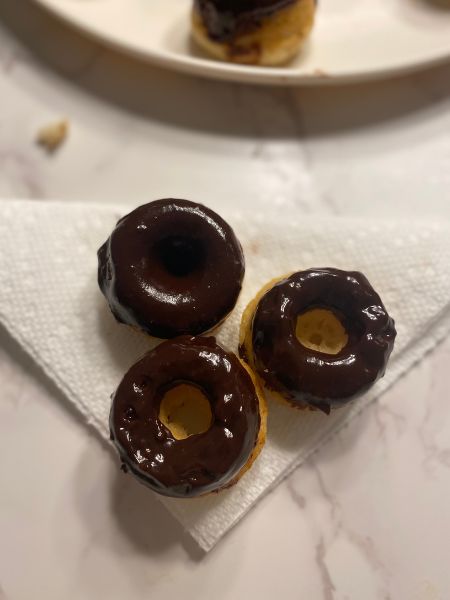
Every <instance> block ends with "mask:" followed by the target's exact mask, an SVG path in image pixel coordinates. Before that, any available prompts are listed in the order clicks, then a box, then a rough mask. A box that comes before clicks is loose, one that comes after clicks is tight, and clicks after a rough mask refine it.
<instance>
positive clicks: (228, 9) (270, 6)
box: [195, 0, 296, 42]
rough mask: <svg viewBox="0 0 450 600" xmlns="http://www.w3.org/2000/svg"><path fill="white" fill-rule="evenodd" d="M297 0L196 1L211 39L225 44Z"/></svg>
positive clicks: (197, 8)
mask: <svg viewBox="0 0 450 600" xmlns="http://www.w3.org/2000/svg"><path fill="white" fill-rule="evenodd" d="M295 1H296V0H195V7H196V10H198V12H199V13H200V15H201V17H202V20H203V23H204V24H205V27H206V29H207V31H208V34H209V36H210V37H211V39H213V40H216V41H218V42H224V41H228V40H230V39H232V38H233V37H234V36H236V35H239V34H243V33H247V32H249V31H252V30H254V29H256V28H257V27H258V26H259V25H260V23H261V19H263V18H264V17H267V16H270V15H271V14H273V13H274V12H276V11H277V10H280V9H282V8H284V7H286V6H288V5H289V4H293V3H294V2H295Z"/></svg>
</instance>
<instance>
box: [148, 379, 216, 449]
mask: <svg viewBox="0 0 450 600" xmlns="http://www.w3.org/2000/svg"><path fill="white" fill-rule="evenodd" d="M159 420H160V421H161V422H162V423H163V424H164V425H165V426H166V427H167V429H168V430H169V431H170V432H171V434H172V435H173V437H174V438H175V439H176V440H185V439H186V438H188V437H190V436H191V435H197V434H199V433H205V432H206V431H208V429H209V428H210V427H211V423H212V420H213V415H212V411H211V405H210V403H209V400H208V398H207V397H206V395H205V394H204V393H203V392H202V390H201V389H200V388H198V387H196V386H194V385H189V384H187V383H180V384H178V385H176V386H174V387H172V388H170V389H169V390H167V391H166V392H165V394H164V396H163V397H162V400H161V404H160V407H159Z"/></svg>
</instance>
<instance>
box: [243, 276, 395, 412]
mask: <svg viewBox="0 0 450 600" xmlns="http://www.w3.org/2000/svg"><path fill="white" fill-rule="evenodd" d="M312 308H326V309H328V310H330V311H332V312H333V313H334V314H335V315H336V317H337V318H338V319H339V320H340V321H341V322H342V324H343V326H344V327H345V329H346V332H347V335H348V342H347V344H346V346H345V347H344V348H343V349H342V350H341V351H340V352H339V353H338V354H336V355H329V354H324V353H322V352H317V351H314V350H311V349H308V348H306V347H304V346H303V345H302V344H301V343H300V342H299V341H298V339H297V336H296V323H297V317H298V315H300V314H302V313H304V312H306V311H307V310H310V309H312ZM395 336H396V331H395V326H394V321H393V319H391V318H390V317H389V315H388V314H387V312H386V309H385V307H384V306H383V303H382V302H381V299H380V297H379V296H378V294H377V293H376V292H375V290H374V289H373V288H372V286H371V285H370V283H369V282H368V280H367V279H366V277H364V275H362V274H361V273H358V272H353V271H340V270H338V269H310V270H308V271H302V272H299V273H295V274H293V275H291V276H290V277H288V278H287V279H285V280H283V281H281V282H279V283H278V284H276V285H275V286H274V287H273V288H272V289H271V290H269V291H268V292H267V293H266V294H265V295H264V296H263V297H262V299H261V300H260V302H259V304H258V307H257V309H256V311H255V314H254V317H253V323H252V343H253V358H254V363H255V368H256V370H257V371H258V374H259V375H260V377H261V378H262V379H263V380H264V382H265V384H266V385H267V387H268V388H269V389H272V390H274V391H276V392H279V393H281V394H282V395H283V397H285V398H286V399H287V400H288V401H289V402H290V403H291V404H293V405H294V406H298V407H305V405H308V406H311V407H313V408H318V409H320V410H322V411H323V412H325V413H327V414H328V413H329V412H330V410H331V408H333V407H338V406H342V405H343V404H345V403H347V402H349V401H350V400H352V399H354V398H356V397H357V396H359V395H360V394H363V393H364V392H365V391H367V390H368V389H369V388H370V386H371V385H373V384H374V383H375V381H376V380H377V379H379V378H380V377H382V376H383V375H384V371H385V368H386V364H387V361H388V359H389V356H390V354H391V352H392V348H393V346H394V340H395Z"/></svg>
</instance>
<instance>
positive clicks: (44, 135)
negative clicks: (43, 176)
mask: <svg viewBox="0 0 450 600" xmlns="http://www.w3.org/2000/svg"><path fill="white" fill-rule="evenodd" d="M68 133H69V121H67V120H66V119H64V120H62V121H56V122H55V123H51V124H50V125H46V126H45V127H42V129H40V130H39V131H38V134H37V138H36V142H37V143H38V144H39V145H40V146H42V147H43V148H45V150H47V152H55V150H57V149H58V148H59V147H60V146H61V144H62V143H63V142H64V141H65V139H66V137H67V134H68Z"/></svg>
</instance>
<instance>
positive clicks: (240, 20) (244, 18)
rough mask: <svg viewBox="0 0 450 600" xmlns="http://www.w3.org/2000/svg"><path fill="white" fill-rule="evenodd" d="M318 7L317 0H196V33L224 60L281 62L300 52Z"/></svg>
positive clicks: (206, 47)
mask: <svg viewBox="0 0 450 600" xmlns="http://www.w3.org/2000/svg"><path fill="white" fill-rule="evenodd" d="M315 9H316V3H315V0H242V1H238V0H195V1H194V8H193V14H192V27H193V36H194V39H195V40H196V41H197V43H198V44H199V45H200V46H201V47H202V48H203V49H204V50H206V51H207V52H208V53H209V54H211V55H212V56H214V57H215V58H219V59H221V60H228V61H232V62H240V63H248V64H260V65H276V64H281V63H284V62H287V61H288V60H289V59H291V58H292V57H293V56H294V55H295V54H296V53H297V52H298V50H299V48H300V46H301V45H302V43H303V41H304V40H305V38H306V37H307V35H308V34H309V32H310V30H311V28H312V26H313V23H314V14H315Z"/></svg>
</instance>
